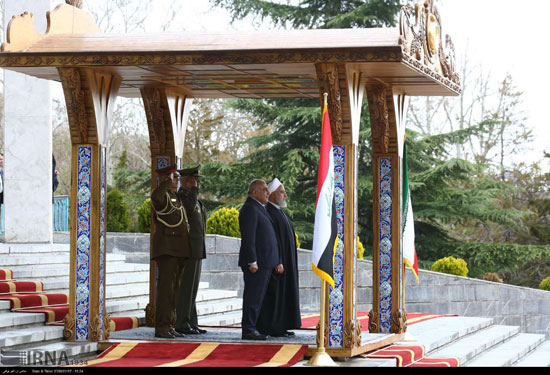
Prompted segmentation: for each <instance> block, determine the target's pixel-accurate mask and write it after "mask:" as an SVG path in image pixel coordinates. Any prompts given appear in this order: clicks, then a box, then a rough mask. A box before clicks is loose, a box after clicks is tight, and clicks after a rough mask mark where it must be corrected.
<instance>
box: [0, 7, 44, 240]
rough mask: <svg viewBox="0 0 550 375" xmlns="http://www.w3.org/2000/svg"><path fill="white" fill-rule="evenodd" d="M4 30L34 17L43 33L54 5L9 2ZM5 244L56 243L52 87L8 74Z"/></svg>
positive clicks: (6, 75)
mask: <svg viewBox="0 0 550 375" xmlns="http://www.w3.org/2000/svg"><path fill="white" fill-rule="evenodd" d="M4 3H5V8H4V30H6V27H7V25H8V23H9V20H10V19H11V17H12V16H13V15H20V14H22V13H24V12H27V11H28V12H31V13H33V14H34V18H35V23H36V27H37V30H38V31H39V32H41V33H44V32H45V30H46V26H47V21H46V12H47V11H48V10H50V0H5V1H4ZM4 98H5V102H4V113H5V116H4V117H5V123H4V212H5V215H4V220H5V221H4V228H5V241H6V242H12V243H44V242H46V243H48V242H52V196H53V195H52V120H51V118H52V117H51V94H50V82H48V81H45V80H40V79H37V78H32V77H29V76H26V75H23V74H19V73H15V72H10V71H4Z"/></svg>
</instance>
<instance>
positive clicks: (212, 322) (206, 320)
mask: <svg viewBox="0 0 550 375" xmlns="http://www.w3.org/2000/svg"><path fill="white" fill-rule="evenodd" d="M242 317H243V314H242V312H241V311H233V312H230V313H221V314H212V315H207V316H199V317H198V320H199V325H200V326H232V325H236V324H240V323H241V319H242Z"/></svg>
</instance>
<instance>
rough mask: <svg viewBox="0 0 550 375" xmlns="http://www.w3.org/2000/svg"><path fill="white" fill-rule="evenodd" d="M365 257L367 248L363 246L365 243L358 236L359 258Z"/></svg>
mask: <svg viewBox="0 0 550 375" xmlns="http://www.w3.org/2000/svg"><path fill="white" fill-rule="evenodd" d="M364 256H365V247H364V246H363V242H361V240H360V239H359V236H357V258H359V259H363V257H364Z"/></svg>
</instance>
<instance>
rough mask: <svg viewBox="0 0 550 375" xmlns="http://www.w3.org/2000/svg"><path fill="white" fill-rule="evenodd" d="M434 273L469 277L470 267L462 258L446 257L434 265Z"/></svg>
mask: <svg viewBox="0 0 550 375" xmlns="http://www.w3.org/2000/svg"><path fill="white" fill-rule="evenodd" d="M432 271H434V272H441V273H447V274H449V275H457V276H468V266H467V264H466V261H464V259H461V258H458V259H457V258H455V257H446V258H442V259H439V260H437V261H436V262H435V263H434V264H433V265H432Z"/></svg>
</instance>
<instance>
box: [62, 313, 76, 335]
mask: <svg viewBox="0 0 550 375" xmlns="http://www.w3.org/2000/svg"><path fill="white" fill-rule="evenodd" d="M64 323H65V324H64V327H63V337H64V338H65V340H72V339H73V337H74V328H75V322H74V316H73V315H71V314H67V315H65V318H64Z"/></svg>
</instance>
